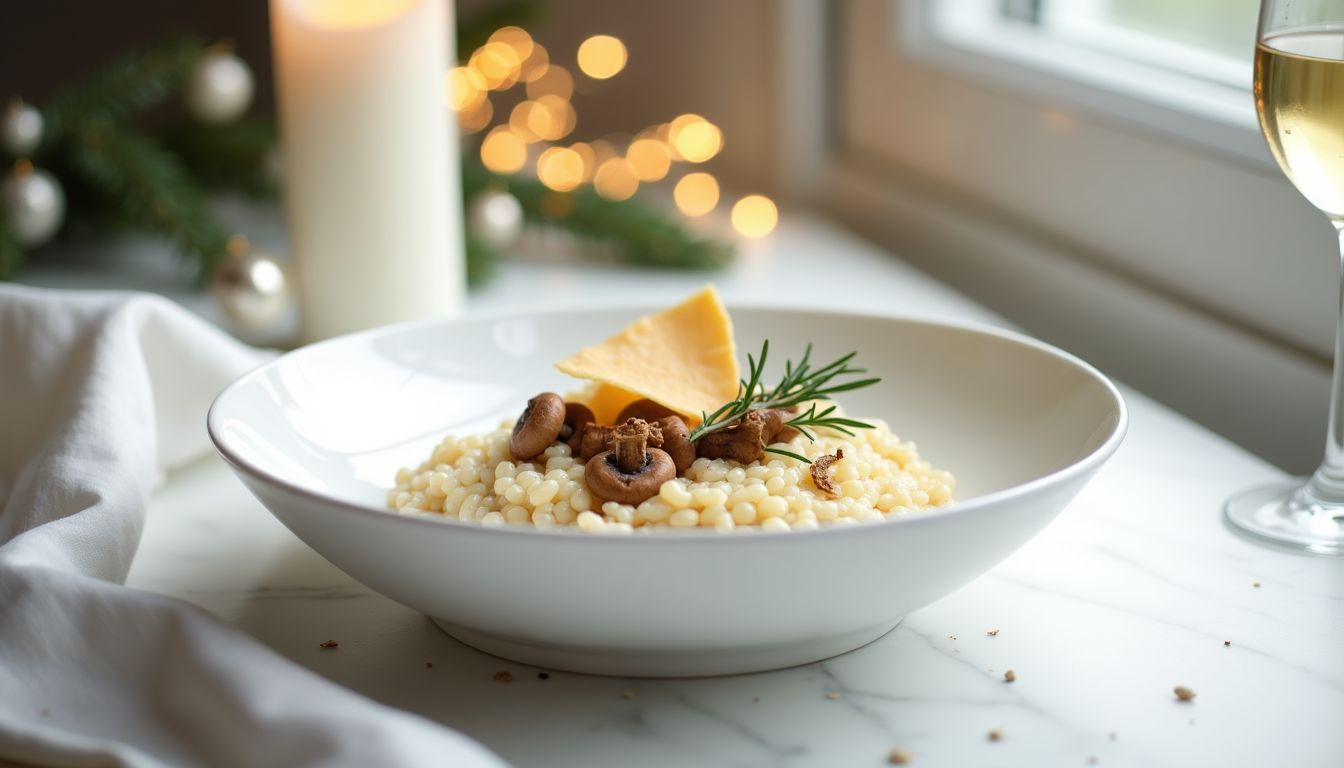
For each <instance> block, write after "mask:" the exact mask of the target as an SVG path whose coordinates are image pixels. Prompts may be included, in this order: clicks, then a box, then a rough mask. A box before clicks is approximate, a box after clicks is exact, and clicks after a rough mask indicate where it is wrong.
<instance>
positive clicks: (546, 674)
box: [537, 672, 551, 680]
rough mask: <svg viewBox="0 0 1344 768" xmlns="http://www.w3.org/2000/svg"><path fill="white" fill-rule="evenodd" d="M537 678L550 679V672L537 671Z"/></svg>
mask: <svg viewBox="0 0 1344 768" xmlns="http://www.w3.org/2000/svg"><path fill="white" fill-rule="evenodd" d="M537 679H538V680H550V679H551V673H549V672H538V673H537Z"/></svg>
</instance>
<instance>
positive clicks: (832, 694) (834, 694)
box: [826, 691, 840, 701]
mask: <svg viewBox="0 0 1344 768" xmlns="http://www.w3.org/2000/svg"><path fill="white" fill-rule="evenodd" d="M826 698H827V699H828V700H830V701H839V700H840V692H839V691H827V692H826Z"/></svg>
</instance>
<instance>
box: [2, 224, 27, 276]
mask: <svg viewBox="0 0 1344 768" xmlns="http://www.w3.org/2000/svg"><path fill="white" fill-rule="evenodd" d="M23 261H24V259H23V248H22V247H21V246H20V245H19V240H18V238H17V237H16V236H15V235H14V230H13V229H12V228H11V227H10V225H9V219H8V218H6V217H5V216H4V215H0V280H9V279H10V278H12V277H14V275H16V274H17V273H18V271H19V267H22V266H23Z"/></svg>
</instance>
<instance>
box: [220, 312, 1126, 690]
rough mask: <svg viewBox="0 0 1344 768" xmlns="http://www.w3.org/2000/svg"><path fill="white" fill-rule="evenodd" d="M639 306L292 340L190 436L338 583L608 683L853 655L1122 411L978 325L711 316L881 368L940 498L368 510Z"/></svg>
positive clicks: (956, 578)
mask: <svg viewBox="0 0 1344 768" xmlns="http://www.w3.org/2000/svg"><path fill="white" fill-rule="evenodd" d="M650 309H651V308H648V307H640V308H632V309H583V310H575V311H561V312H544V313H525V312H524V313H516V314H509V315H498V316H491V317H474V318H465V319H461V320H452V321H439V322H431V323H422V324H413V325H401V326H393V327H389V328H381V329H376V330H372V331H368V332H364V333H358V334H354V335H351V336H344V337H341V338H337V339H333V340H330V341H326V342H322V343H319V344H315V345H312V346H308V347H304V348H303V349H299V350H296V351H294V352H291V353H289V354H287V355H284V356H283V357H280V358H279V359H277V360H275V361H273V362H271V363H268V364H266V365H263V366H262V367H260V368H258V369H257V370H254V371H252V372H251V373H248V374H247V375H245V376H243V377H242V378H241V379H239V380H238V381H237V382H235V383H234V384H232V385H231V386H229V387H228V389H226V390H225V391H224V392H223V393H222V394H221V395H220V396H219V398H218V399H217V400H216V401H215V403H214V405H213V407H212V408H211V409H210V415H209V430H210V436H211V438H212V439H213V440H214V442H215V445H216V447H217V448H218V450H219V452H220V454H221V455H222V456H223V457H224V458H225V459H226V460H227V461H228V462H229V464H230V465H232V467H233V469H234V471H235V472H237V474H238V476H239V477H240V478H241V479H242V481H243V483H244V484H245V485H247V487H248V488H249V489H250V490H251V491H252V492H253V493H254V494H255V495H256V496H257V498H258V499H260V500H261V502H262V503H263V504H265V505H266V507H267V508H268V509H270V510H271V512H272V513H273V514H274V515H275V516H276V517H277V518H279V519H280V520H281V521H282V522H283V523H284V524H285V525H286V526H288V527H289V529H290V530H291V531H293V532H294V533H295V535H297V536H298V537H299V538H301V539H303V540H304V541H305V542H307V543H308V544H309V545H310V546H311V547H313V549H315V550H317V551H318V552H319V553H321V554H322V555H323V556H324V557H326V558H327V559H328V560H330V561H331V562H332V563H333V564H335V565H336V566H337V567H339V568H341V569H342V570H343V571H345V572H346V573H348V574H350V575H351V576H352V577H354V578H355V579H358V580H359V581H361V582H363V583H364V584H367V585H368V586H369V587H371V588H373V589H375V590H377V591H378V592H381V593H382V594H384V595H387V596H388V597H390V598H392V599H394V600H397V601H398V602H401V603H404V604H405V605H407V606H410V607H412V608H414V609H416V610H419V611H423V612H425V613H427V614H429V615H430V616H432V617H434V620H435V621H436V622H438V624H439V625H440V626H441V627H443V628H444V629H445V630H446V631H447V632H448V633H450V634H451V635H453V636H454V637H456V638H458V639H459V640H461V641H462V642H465V643H467V644H468V645H472V646H475V647H477V648H480V649H482V650H484V651H487V652H489V653H493V654H496V655H499V656H504V657H507V658H511V659H516V660H519V661H523V662H528V663H532V664H536V665H538V666H543V667H549V668H554V669H567V670H573V671H581V672H595V673H601V674H618V675H647V676H681V675H714V674H727V673H737V672H750V671H757V670H763V669H771V668H776V667H783V666H789V665H794V664H801V663H804V662H809V661H814V660H817V659H822V658H826V657H829V656H833V655H836V654H839V653H843V652H845V651H849V650H852V649H854V648H857V647H859V646H862V645H864V644H866V643H868V642H870V641H872V640H874V639H876V638H878V637H880V636H882V635H883V634H885V633H886V632H888V631H889V630H891V628H892V627H894V626H895V625H896V624H897V622H899V621H900V619H901V617H902V616H904V615H905V614H906V613H908V612H910V611H913V610H915V609H917V608H919V607H921V606H924V605H927V604H928V603H931V602H933V601H934V600H937V599H938V598H940V597H942V596H944V595H946V594H948V593H950V592H952V591H953V590H955V589H957V588H958V587H960V586H962V585H963V584H966V583H967V582H969V581H970V580H972V579H974V578H975V577H977V576H979V575H980V574H982V573H984V572H985V571H986V570H988V569H989V568H990V567H992V566H993V565H994V564H995V563H997V562H999V561H1000V560H1002V559H1003V558H1004V557H1006V556H1007V555H1009V554H1010V553H1012V552H1013V551H1014V550H1016V549H1017V548H1018V547H1020V546H1022V544H1023V543H1025V542H1026V541H1027V540H1028V539H1030V538H1031V537H1032V536H1033V535H1035V534H1036V533H1037V532H1038V531H1040V529H1041V528H1042V527H1044V526H1045V525H1046V523H1048V522H1050V520H1051V519H1052V518H1053V517H1054V516H1055V515H1056V514H1057V513H1058V512H1059V511H1060V510H1061V509H1062V508H1063V507H1064V505H1065V504H1066V503H1068V501H1069V500H1070V499H1071V498H1073V496H1074V494H1076V493H1077V492H1078V490H1079V489H1080V488H1081V487H1082V486H1083V484H1084V483H1085V482H1087V480H1088V478H1089V477H1091V476H1092V474H1093V473H1094V472H1096V470H1097V468H1098V467H1100V466H1101V465H1102V463H1103V462H1104V461H1105V460H1106V459H1107V458H1108V457H1109V456H1110V455H1111V454H1112V453H1113V452H1114V451H1115V449H1116V447H1117V446H1118V445H1119V444H1120V440H1121V439H1122V437H1123V435H1124V431H1125V424H1126V412H1125V405H1124V402H1123V401H1122V399H1121V397H1120V394H1119V393H1118V392H1117V391H1116V389H1115V387H1114V386H1113V385H1112V384H1111V383H1110V382H1109V381H1107V380H1106V378H1105V377H1103V376H1102V375H1101V374H1100V373H1098V372H1097V371H1096V370H1094V369H1093V368H1092V367H1090V366H1088V365H1087V364H1085V363H1083V362H1081V361H1080V360H1078V359H1077V358H1075V357H1073V356H1071V355H1068V354H1066V353H1064V352H1061V351H1059V350H1057V349H1054V348H1052V347H1049V346H1047V345H1045V344H1042V343H1040V342H1037V341H1034V340H1032V339H1028V338H1025V337H1023V336H1019V335H1016V334H1012V333H1008V332H1005V331H1000V330H994V329H989V328H969V327H955V326H950V325H943V324H938V323H931V322H923V321H919V320H911V319H901V318H894V317H876V316H867V315H858V314H839V313H828V312H800V311H796V310H784V309H763V308H746V307H739V308H734V309H732V315H733V319H734V322H735V325H736V329H737V339H738V343H739V346H740V347H741V349H742V350H744V351H745V350H755V349H758V348H759V346H760V342H761V340H762V339H763V338H766V337H768V338H769V339H770V340H771V352H772V355H773V356H774V357H773V358H772V362H774V363H779V362H780V361H781V359H782V358H783V357H785V356H793V355H796V354H798V353H799V352H801V350H802V347H803V345H804V343H805V342H807V341H812V342H814V344H815V347H816V353H815V354H816V357H815V358H814V359H818V360H823V359H826V360H829V359H832V358H833V357H835V356H838V355H839V354H843V353H845V352H848V351H850V350H851V349H857V350H859V357H858V360H859V361H861V362H862V364H864V365H865V366H866V367H867V368H868V369H869V370H870V371H871V372H873V373H874V374H876V375H880V376H882V377H883V381H882V383H881V384H879V385H878V386H876V387H872V388H869V389H866V390H859V391H856V392H852V393H846V394H845V395H844V397H843V399H842V401H841V402H842V404H843V405H844V406H845V408H846V410H847V411H848V412H849V413H850V414H851V415H854V416H858V417H862V416H870V417H876V418H883V419H886V420H887V421H888V422H889V423H890V424H891V427H892V430H893V431H895V432H896V433H898V434H900V435H901V436H903V437H905V438H907V439H913V440H915V441H916V442H917V443H918V445H919V449H920V452H921V454H922V455H923V456H924V457H926V458H928V459H929V460H931V461H932V462H933V463H934V464H935V465H936V466H939V467H943V468H946V469H948V470H950V471H952V472H953V473H954V474H955V475H956V477H957V482H958V488H957V493H956V497H957V499H958V501H957V502H956V503H955V504H953V505H952V506H951V507H949V508H947V509H946V510H945V511H939V512H936V513H933V514H929V515H927V516H922V517H911V518H906V519H900V520H889V521H883V522H879V523H871V524H860V525H853V526H847V527H833V528H823V529H821V530H817V531H800V532H791V533H779V534H765V533H736V534H731V535H725V534H718V533H714V532H713V531H689V532H672V531H669V532H666V533H659V534H657V535H633V536H594V535H588V534H582V533H576V532H560V533H557V532H540V531H536V530H533V529H530V528H495V529H492V528H483V527H479V526H475V525H470V524H465V523H460V522H458V521H456V520H450V519H446V518H440V517H437V516H432V517H431V516H405V515H400V514H397V513H395V512H393V511H390V510H388V509H386V508H385V506H384V501H385V498H386V488H387V487H388V486H389V485H391V484H392V482H393V476H394V474H395V473H396V470H397V468H399V467H402V466H406V465H414V464H418V463H419V462H420V461H422V460H423V459H424V457H425V456H427V455H428V454H429V451H430V449H431V448H432V447H433V445H435V444H436V443H437V442H438V441H439V440H440V439H441V438H442V437H443V435H444V434H446V433H448V432H454V433H459V434H460V433H469V432H475V431H485V430H489V429H493V428H495V427H497V426H498V423H499V421H500V419H502V418H510V417H514V416H516V415H517V414H518V413H519V412H521V410H522V407H523V404H524V402H525V401H526V399H527V398H529V397H531V396H532V395H534V394H536V393H537V392H539V391H542V390H547V389H550V390H555V391H558V392H564V391H567V390H568V389H572V388H573V387H574V386H575V384H576V382H574V381H573V380H571V379H568V378H567V377H565V376H564V375H562V374H560V373H558V372H557V371H556V370H555V369H554V368H553V367H552V365H551V364H552V362H553V361H555V360H558V359H560V358H561V357H563V356H565V355H567V354H569V353H570V352H572V351H574V350H576V349H578V348H579V347H580V346H583V345H586V344H591V343H595V342H597V341H600V340H601V339H603V338H606V337H607V336H608V335H610V334H611V333H613V332H615V331H616V330H618V329H620V328H621V327H623V326H624V325H625V324H626V323H628V322H629V321H630V320H631V319H633V318H635V317H637V316H638V315H641V314H644V313H645V312H647V311H649V310H650Z"/></svg>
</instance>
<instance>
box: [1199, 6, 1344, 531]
mask: <svg viewBox="0 0 1344 768" xmlns="http://www.w3.org/2000/svg"><path fill="white" fill-rule="evenodd" d="M1255 111H1256V113H1257V114H1258V115H1259V116H1260V128H1261V129H1262V130H1263V131H1264V134H1265V141H1266V142H1268V144H1269V149H1270V152H1272V153H1273V155H1274V159H1275V160H1277V161H1278V163H1279V167H1280V168H1282V169H1283V172H1284V173H1285V174H1286V175H1287V176H1288V179H1289V180H1290V181H1292V182H1293V185H1294V186H1296V187H1297V189H1298V191H1299V192H1301V193H1302V195H1303V196H1304V197H1306V198H1307V200H1308V201H1309V202H1310V203H1311V204H1312V205H1314V206H1316V207H1317V208H1319V209H1320V210H1321V212H1322V213H1324V214H1325V215H1326V216H1328V217H1329V218H1330V222H1331V223H1332V224H1334V225H1335V231H1336V232H1337V233H1338V235H1339V238H1340V254H1341V261H1342V262H1344V2H1341V1H1340V0H1334V1H1333V2H1331V0H1261V2H1260V26H1259V30H1258V32H1257V34H1256V44H1255ZM1341 295H1342V296H1344V289H1342V290H1341ZM1341 311H1342V313H1341V315H1340V317H1339V324H1338V326H1337V328H1336V336H1335V375H1334V382H1333V384H1332V388H1331V395H1330V422H1329V425H1328V427H1329V431H1328V433H1327V435H1326V440H1325V459H1324V460H1323V461H1322V462H1321V466H1320V468H1319V469H1317V470H1316V472H1315V474H1313V475H1312V476H1311V477H1310V478H1309V479H1307V480H1306V481H1305V482H1304V481H1303V480H1301V479H1294V480H1289V481H1281V482H1277V483H1272V484H1269V485H1266V486H1261V487H1258V488H1252V489H1250V490H1247V491H1243V492H1242V493H1240V494H1238V495H1236V496H1233V497H1232V498H1231V499H1230V500H1228V502H1227V507H1226V509H1225V512H1226V514H1227V519H1228V520H1229V521H1230V522H1231V523H1232V524H1233V525H1234V526H1235V527H1237V528H1239V529H1241V530H1242V531H1244V532H1247V533H1250V534H1252V535H1254V536H1256V537H1258V538H1260V539H1263V540H1267V541H1270V542H1274V543H1276V544H1281V545H1285V546H1289V547H1293V548H1295V549H1299V550H1307V551H1309V552H1316V553H1319V554H1332V555H1340V554H1344V410H1341V409H1344V370H1341V369H1342V368H1344V305H1342V307H1341Z"/></svg>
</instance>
